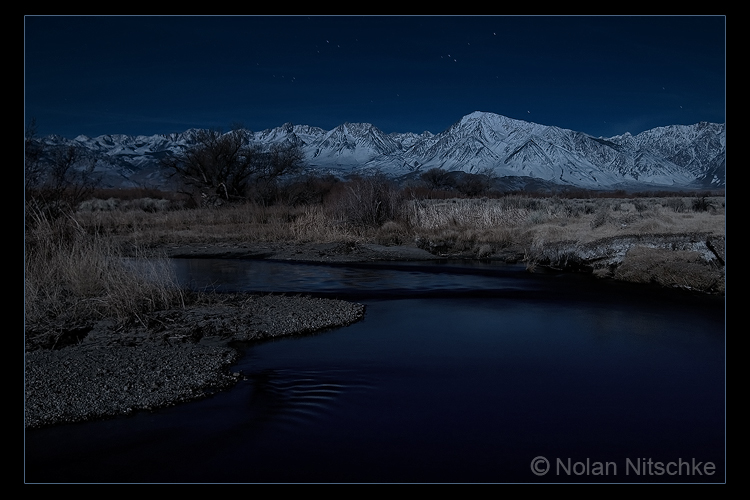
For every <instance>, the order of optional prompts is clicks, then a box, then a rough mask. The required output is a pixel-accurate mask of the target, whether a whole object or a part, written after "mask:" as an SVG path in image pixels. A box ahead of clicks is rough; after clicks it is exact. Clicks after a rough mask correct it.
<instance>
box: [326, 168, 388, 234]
mask: <svg viewBox="0 0 750 500" xmlns="http://www.w3.org/2000/svg"><path fill="white" fill-rule="evenodd" d="M326 206H327V207H328V209H329V211H330V212H331V213H332V215H333V216H334V217H336V218H338V219H340V220H344V221H346V222H347V223H349V224H351V225H352V226H354V227H358V228H373V227H380V226H382V225H383V224H384V223H385V222H386V221H389V220H397V219H399V218H401V215H402V213H403V196H402V193H401V192H400V190H399V189H398V187H397V186H396V185H395V184H394V183H393V182H392V181H390V180H389V179H388V178H387V177H385V176H384V175H382V174H371V175H367V176H362V177H355V178H353V179H351V180H349V181H347V182H344V183H340V184H338V185H336V186H335V188H334V189H333V190H332V192H331V194H330V195H329V196H328V197H327V199H326Z"/></svg>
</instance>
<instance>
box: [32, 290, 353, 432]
mask: <svg viewBox="0 0 750 500" xmlns="http://www.w3.org/2000/svg"><path fill="white" fill-rule="evenodd" d="M363 317H364V306H362V305H361V304H355V303H350V302H345V301H340V300H330V299H318V298H311V297H302V296H296V297H290V296H281V295H264V296H258V295H244V294H231V295H209V296H205V297H202V298H201V299H200V300H198V301H197V302H196V304H195V305H193V306H190V307H187V308H184V309H172V310H166V311H159V312H157V313H154V314H152V315H151V316H149V317H147V318H142V319H143V322H142V323H140V324H136V325H130V326H128V327H118V326H117V325H114V324H112V323H111V322H107V321H102V322H99V323H97V324H94V325H91V326H90V328H86V329H84V330H87V331H86V333H85V336H79V337H78V338H77V339H76V343H75V344H72V345H68V346H65V347H62V348H55V349H50V348H49V345H44V344H42V345H41V347H40V344H37V345H31V344H27V352H26V356H25V377H24V385H25V411H24V423H25V426H26V427H27V428H33V427H40V426H47V425H54V424H60V423H66V422H78V421H85V420H92V419H99V418H106V417H112V416H116V415H126V414H129V413H132V412H134V411H138V410H149V409H154V408H160V407H166V406H171V405H174V404H177V403H180V402H184V401H189V400H194V399H198V398H201V397H205V396H207V395H210V394H212V393H213V392H215V391H217V390H222V389H226V388H228V387H230V386H231V385H233V384H234V383H235V382H236V381H237V380H239V379H240V378H241V374H239V373H232V372H231V365H232V363H233V362H234V361H235V360H236V359H237V358H238V356H239V354H240V353H239V352H238V351H237V350H235V349H234V348H232V346H231V343H232V342H233V341H253V340H263V339H267V338H272V337H278V336H285V335H297V334H307V333H313V332H318V331H322V330H325V329H328V328H335V327H340V326H345V325H348V324H351V323H353V322H356V321H359V320H360V319H362V318H363ZM79 330H80V328H79ZM40 342H41V340H40ZM56 347H60V345H59V343H58V345H57V346H56Z"/></svg>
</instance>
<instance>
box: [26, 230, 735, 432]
mask: <svg viewBox="0 0 750 500" xmlns="http://www.w3.org/2000/svg"><path fill="white" fill-rule="evenodd" d="M657 240H658V241H657ZM705 241H708V245H707V246H706V245H705ZM678 242H680V243H681V244H680V245H677V243H678ZM701 242H703V243H701ZM704 247H705V251H704V253H705V255H704V257H703V260H704V262H702V263H699V262H696V261H691V262H679V259H678V260H677V261H675V260H674V256H684V255H685V252H693V253H696V252H697V251H698V250H700V249H702V248H704ZM546 248H549V247H546ZM594 248H598V250H597V251H593V249H594ZM608 248H609V249H610V250H611V251H610V250H607V249H608ZM631 248H637V249H641V250H642V249H644V248H652V249H655V251H658V252H660V253H659V255H660V256H661V257H660V258H664V255H667V256H668V258H672V259H673V260H672V262H673V263H675V265H677V266H682V267H681V268H682V269H683V271H684V270H693V272H695V271H694V270H695V269H700V272H701V273H703V275H707V276H709V278H708V279H712V280H720V281H721V285H720V287H719V288H720V289H721V291H722V293H723V288H724V287H723V279H724V270H723V264H724V260H723V254H724V240H723V238H721V239H720V240H717V239H716V238H713V239H708V240H706V238H704V237H702V236H701V235H693V236H683V237H675V236H674V235H673V236H670V237H669V238H656V239H655V240H654V241H650V240H648V239H643V238H640V239H635V240H633V241H629V240H628V241H624V240H616V241H609V242H608V243H607V244H604V243H603V244H602V245H600V246H599V247H596V245H591V244H589V245H586V246H580V245H579V246H576V245H568V246H567V247H566V248H565V251H564V252H563V251H559V252H556V253H555V255H556V256H557V260H555V258H550V256H549V255H547V256H546V257H545V258H546V259H547V260H545V261H542V259H541V258H539V257H538V259H539V260H538V261H539V265H540V266H547V267H549V266H552V267H554V266H560V265H561V263H563V262H566V263H570V265H571V266H572V265H573V264H575V268H576V269H577V270H580V268H581V267H586V265H587V264H586V262H588V261H587V260H586V258H582V257H581V256H584V257H585V256H586V255H588V256H589V257H588V259H589V261H590V262H589V264H591V266H590V267H591V269H593V268H594V267H595V266H594V263H602V262H605V263H606V265H599V267H598V271H596V272H593V274H594V275H596V276H599V277H613V276H615V275H616V273H617V270H618V269H623V268H625V269H628V266H630V268H632V267H633V265H635V264H634V262H635V263H638V262H640V261H643V256H642V254H639V253H638V252H635V253H634V254H631V255H635V256H636V257H637V258H638V259H640V260H633V259H632V258H631V260H630V261H628V260H627V255H628V254H629V253H630V252H629V250H630V249H631ZM159 251H161V252H163V253H165V254H166V255H167V256H168V257H170V258H242V259H274V260H293V261H306V262H327V263H347V262H367V261H370V262H371V261H389V260H390V261H405V260H409V261H434V260H438V259H444V258H446V254H440V253H439V252H437V251H429V250H428V249H426V248H421V247H420V246H418V245H416V244H412V245H379V244H373V243H347V242H335V243H308V244H295V245H289V244H282V243H252V244H251V243H247V244H240V245H237V244H235V245H231V244H213V245H171V246H169V245H165V246H163V247H161V248H159ZM584 251H585V252H584ZM718 254H721V257H719V255H718ZM712 255H713V257H712ZM450 256H451V257H452V258H466V259H471V258H476V255H474V254H472V253H467V254H461V253H460V252H454V253H452V254H451V255H450ZM560 256H564V259H563V258H562V257H560ZM576 256H577V257H576ZM603 256H606V257H607V259H604V258H603ZM526 257H527V258H528V255H527V256H526ZM493 258H495V259H498V260H504V261H506V262H517V261H519V260H522V259H523V258H524V254H523V253H522V252H521V250H520V249H516V250H514V249H512V248H507V249H505V250H504V252H503V253H496V254H494V255H493ZM680 258H682V257H680ZM649 259H650V260H648V262H650V263H651V264H653V262H657V264H658V259H657V261H654V259H653V257H649ZM685 266H689V267H685ZM667 267H668V266H667ZM657 268H659V269H662V270H663V269H664V268H665V266H664V265H657ZM591 269H589V272H592V271H591ZM682 274H683V275H685V276H686V275H687V274H688V273H686V272H683V273H682ZM620 275H621V276H623V275H624V274H623V273H620ZM639 279H640V278H639ZM647 282H648V281H647ZM655 283H656V282H655ZM657 286H661V285H658V283H657ZM364 313H365V308H364V306H363V305H361V304H356V303H352V302H347V301H342V300H332V299H321V298H311V297H304V296H285V295H274V294H269V295H262V296H261V295H246V294H214V293H201V294H198V296H194V297H193V298H192V300H190V303H189V305H187V306H184V307H179V308H178V307H174V308H169V309H166V310H159V311H155V312H152V313H150V314H148V315H146V316H143V317H142V318H140V321H137V322H132V323H130V324H128V325H122V324H117V323H115V322H114V321H112V320H106V319H105V320H101V321H99V322H96V323H91V324H82V325H78V326H77V327H76V328H74V329H69V331H66V332H64V334H61V332H59V331H58V332H50V333H49V335H34V336H29V335H28V332H27V339H26V354H25V379H24V387H25V411H24V422H25V426H26V428H35V427H42V426H48V425H56V424H62V423H70V422H79V421H85V420H91V419H100V418H108V417H115V416H119V415H127V414H130V413H132V412H134V411H142V410H143V411H148V410H151V409H155V408H161V407H166V406H171V405H174V404H178V403H181V402H185V401H190V400H194V399H198V398H202V397H206V396H208V395H210V394H212V393H214V392H215V391H219V390H223V389H226V388H228V387H231V386H232V385H233V384H234V383H236V382H237V381H238V380H240V378H241V374H239V373H232V372H231V365H232V363H233V362H234V361H235V360H236V359H237V357H238V356H239V352H238V351H237V350H236V349H234V348H233V347H232V342H236V341H243V342H245V341H260V340H264V339H268V338H273V337H278V336H289V335H299V334H310V333H315V332H319V331H324V330H326V329H330V328H336V327H341V326H346V325H349V324H351V323H354V322H356V321H359V320H361V319H362V318H363V317H364Z"/></svg>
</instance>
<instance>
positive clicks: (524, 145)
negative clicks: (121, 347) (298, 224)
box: [44, 111, 726, 189]
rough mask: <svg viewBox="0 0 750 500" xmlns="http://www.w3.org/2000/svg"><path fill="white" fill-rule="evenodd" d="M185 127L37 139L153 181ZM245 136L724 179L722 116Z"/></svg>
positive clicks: (541, 173)
mask: <svg viewBox="0 0 750 500" xmlns="http://www.w3.org/2000/svg"><path fill="white" fill-rule="evenodd" d="M195 132H196V131H195V130H188V131H186V132H183V133H179V134H168V135H154V136H125V135H104V136H99V137H95V138H89V137H86V136H79V137H76V138H75V139H73V140H72V141H68V140H66V139H63V138H61V137H58V136H50V137H47V138H45V139H44V141H45V142H46V143H48V144H51V145H54V144H68V143H74V144H76V145H79V146H81V147H83V148H85V149H87V150H88V151H89V152H90V153H91V154H92V155H93V156H94V157H95V158H96V159H97V169H96V170H97V172H98V173H99V174H100V175H101V176H102V177H103V179H104V182H105V183H106V184H108V185H110V186H153V187H160V186H164V183H165V182H166V180H165V177H164V175H163V173H162V172H160V171H159V167H158V161H159V159H160V158H161V157H163V156H165V155H171V154H175V153H177V152H179V151H181V150H184V148H187V147H190V145H191V144H193V143H194V141H193V137H194V134H195ZM250 137H251V140H252V141H254V142H257V143H259V144H263V145H270V144H273V143H285V142H290V143H294V144H297V145H299V146H300V148H301V149H302V151H303V152H304V154H305V157H306V160H307V164H308V168H309V169H311V170H314V171H321V172H326V173H334V174H338V175H342V176H343V175H347V174H351V173H356V172H359V171H369V170H373V169H377V170H378V171H381V172H383V173H385V174H386V175H389V176H393V177H400V176H403V175H406V174H410V173H414V172H417V173H418V172H420V171H425V170H428V169H430V168H434V167H438V168H442V169H445V170H450V171H463V172H470V173H475V172H484V171H491V172H493V173H494V174H495V175H496V176H498V177H524V178H530V179H534V180H538V181H544V182H547V183H554V184H559V185H566V186H575V187H582V188H588V189H613V188H620V187H632V188H635V187H637V186H641V187H643V188H660V187H664V188H667V187H683V188H701V189H704V188H724V187H725V186H726V124H716V123H706V122H701V123H698V124H695V125H672V126H668V127H659V128H655V129H651V130H647V131H645V132H642V133H640V134H638V135H635V136H633V135H631V134H629V133H626V134H623V135H619V136H615V137H610V138H602V137H599V138H596V137H592V136H590V135H587V134H584V133H582V132H576V131H573V130H567V129H562V128H559V127H554V126H548V125H540V124H537V123H532V122H527V121H523V120H515V119H512V118H508V117H505V116H502V115H498V114H495V113H486V112H479V111H477V112H473V113H470V114H468V115H466V116H464V117H462V118H461V119H460V120H459V121H457V122H456V123H454V124H453V125H451V126H450V127H449V128H448V129H446V130H445V131H443V132H440V133H438V134H432V133H430V132H424V133H422V134H414V133H403V134H401V133H393V134H386V133H384V132H382V131H381V130H380V129H378V128H377V127H376V126H374V125H372V124H369V123H344V124H342V125H339V126H338V127H336V128H334V129H332V130H328V131H326V130H323V129H321V128H318V127H312V126H307V125H292V124H291V123H286V124H283V125H281V126H280V127H276V128H273V129H268V130H263V131H261V132H252V133H250Z"/></svg>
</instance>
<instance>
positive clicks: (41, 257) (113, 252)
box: [24, 217, 183, 330]
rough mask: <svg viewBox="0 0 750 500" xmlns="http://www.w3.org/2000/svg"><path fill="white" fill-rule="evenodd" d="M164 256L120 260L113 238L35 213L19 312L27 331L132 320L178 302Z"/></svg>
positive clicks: (29, 230)
mask: <svg viewBox="0 0 750 500" xmlns="http://www.w3.org/2000/svg"><path fill="white" fill-rule="evenodd" d="M182 300H183V292H182V290H181V289H180V288H179V287H178V286H177V284H176V280H175V279H174V277H173V275H172V270H171V266H170V265H169V263H168V261H167V260H166V259H153V258H150V259H148V260H146V259H125V258H124V256H123V254H122V252H121V249H120V248H119V246H118V245H116V244H115V243H114V242H113V240H112V239H110V238H106V237H102V236H101V235H96V234H95V235H91V234H88V233H87V232H86V231H85V230H84V229H83V227H82V226H81V225H80V224H79V223H78V221H76V220H74V219H72V218H70V217H62V218H59V219H55V220H49V219H46V218H44V217H37V218H36V220H35V221H34V224H33V226H31V227H29V228H27V231H26V241H25V251H24V313H25V322H26V327H27V329H29V330H45V329H46V330H49V329H56V328H58V326H62V325H67V328H70V327H72V326H76V325H77V324H80V323H81V322H86V321H89V320H92V319H101V318H112V319H114V320H116V321H121V322H125V321H131V320H137V319H138V317H139V315H141V314H146V313H148V312H150V311H154V310H158V309H162V308H165V307H170V306H172V305H175V304H180V303H181V302H182Z"/></svg>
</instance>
